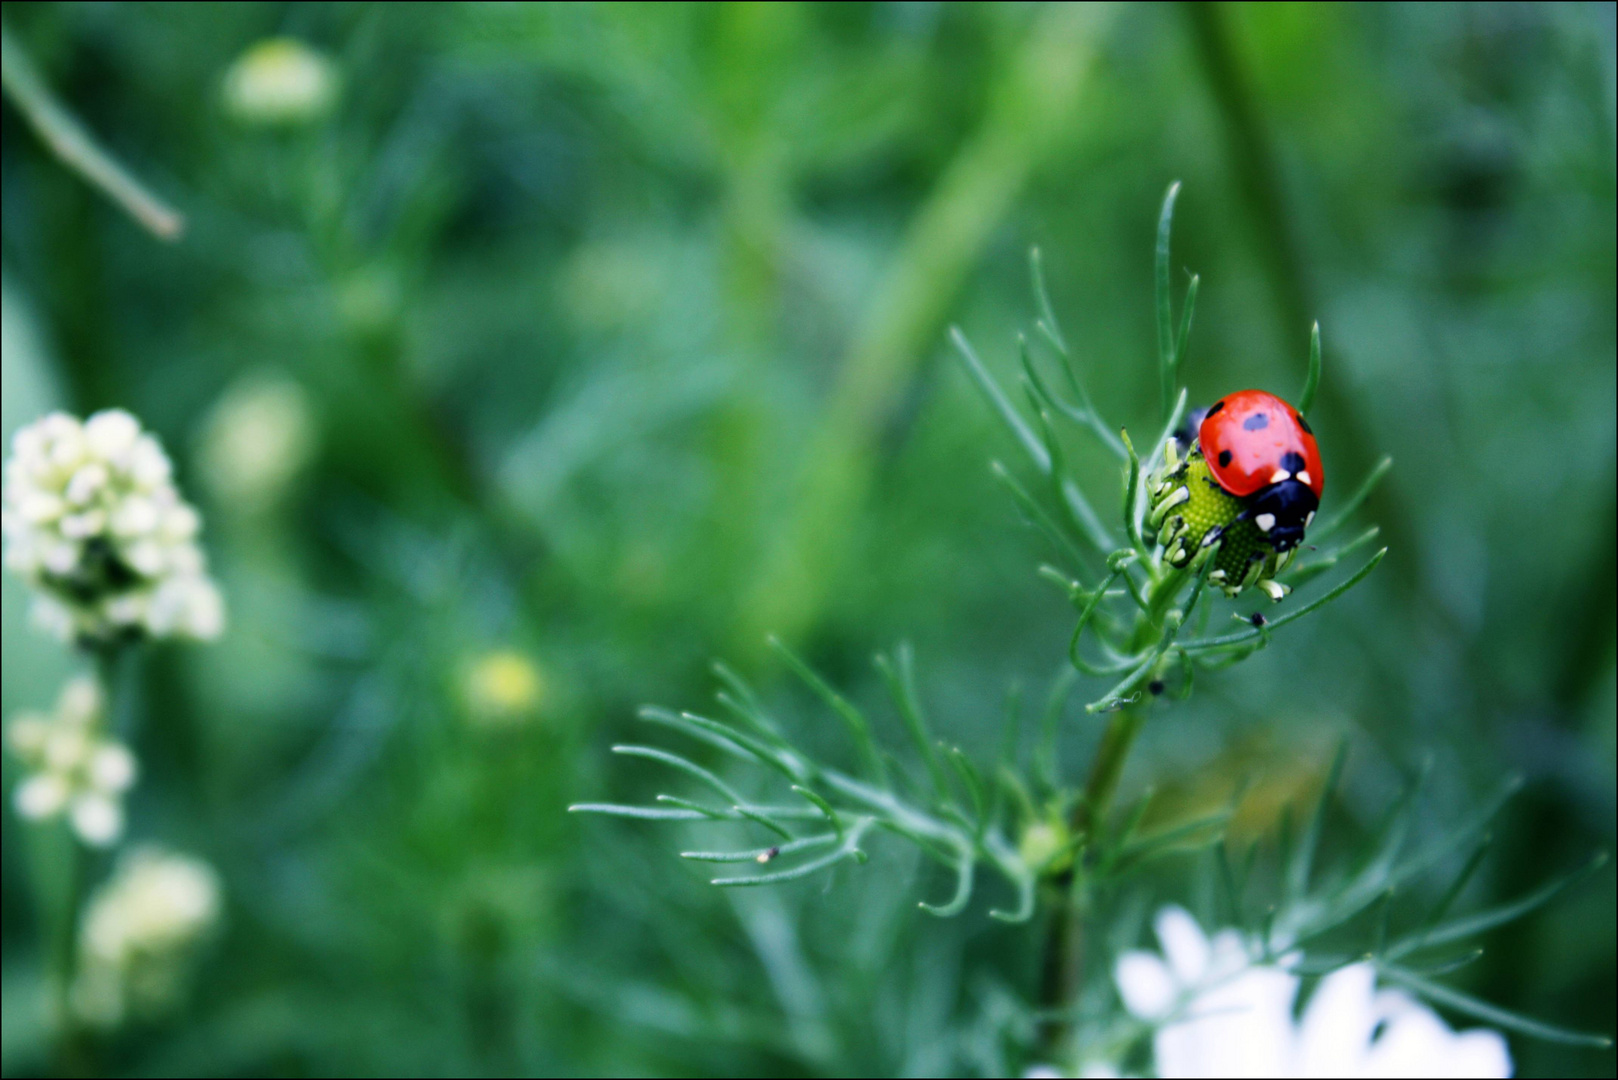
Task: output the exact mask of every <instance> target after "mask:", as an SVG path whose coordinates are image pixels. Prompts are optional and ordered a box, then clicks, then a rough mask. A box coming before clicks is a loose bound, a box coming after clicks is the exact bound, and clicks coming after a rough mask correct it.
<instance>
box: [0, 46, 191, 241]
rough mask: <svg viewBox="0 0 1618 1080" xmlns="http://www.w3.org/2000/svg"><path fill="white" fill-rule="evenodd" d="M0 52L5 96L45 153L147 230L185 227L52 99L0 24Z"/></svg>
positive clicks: (175, 231)
mask: <svg viewBox="0 0 1618 1080" xmlns="http://www.w3.org/2000/svg"><path fill="white" fill-rule="evenodd" d="M0 54H3V58H4V59H3V62H0V71H3V73H4V82H5V92H6V96H7V97H8V98H10V99H11V101H12V104H14V105H16V106H17V110H18V111H19V112H21V113H22V115H23V118H24V119H26V120H27V121H28V124H29V126H30V127H32V128H33V129H34V132H35V133H36V134H37V135H38V136H39V138H40V140H41V141H42V142H44V144H45V145H46V146H48V147H49V148H50V150H51V153H53V154H55V155H56V156H57V158H59V159H60V160H61V162H62V164H64V165H66V166H67V167H68V168H69V169H72V170H73V171H74V172H76V173H78V174H79V175H80V176H82V177H83V178H84V179H85V180H86V181H88V182H89V183H90V184H91V185H93V186H94V187H96V188H98V189H99V190H100V191H101V193H102V194H103V195H105V196H106V197H107V198H109V199H111V200H112V201H113V202H115V203H117V204H118V205H119V206H120V207H121V208H122V209H123V210H124V212H125V213H127V214H128V215H129V216H130V217H132V218H134V219H135V220H136V221H138V222H140V223H141V225H143V226H145V227H146V229H147V230H148V231H149V232H150V233H151V234H152V235H153V236H156V237H157V238H158V239H160V240H178V239H179V238H180V234H181V233H183V232H184V231H185V218H184V216H183V215H181V214H180V212H179V211H177V210H175V209H174V208H173V207H172V206H170V205H168V203H166V202H164V201H163V200H162V199H161V198H159V197H158V196H157V195H155V194H153V193H152V191H151V189H149V188H147V187H146V185H144V184H142V183H141V182H140V181H139V180H137V179H136V178H135V176H134V174H132V173H131V172H130V171H129V170H128V169H126V168H124V167H123V166H122V165H121V164H119V163H118V161H117V160H116V159H115V158H114V157H113V156H112V155H111V154H109V153H107V151H106V150H104V149H103V148H102V146H101V144H100V143H98V142H97V141H96V139H95V137H94V136H92V135H91V134H90V132H89V131H88V130H87V129H86V128H85V126H84V125H83V124H81V123H80V122H79V120H78V118H77V117H75V116H74V115H73V114H72V113H71V112H69V111H68V110H67V109H66V107H64V106H63V105H62V103H61V102H60V101H58V100H56V95H55V94H53V93H51V91H50V88H49V87H47V86H46V85H45V80H44V79H43V78H42V77H41V76H40V74H39V72H38V70H36V69H35V67H34V63H33V61H32V60H31V59H29V57H28V54H27V53H26V52H24V51H23V50H22V48H21V46H19V45H17V43H16V42H14V41H13V40H12V39H11V31H10V30H8V29H5V28H4V27H0Z"/></svg>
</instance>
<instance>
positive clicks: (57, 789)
mask: <svg viewBox="0 0 1618 1080" xmlns="http://www.w3.org/2000/svg"><path fill="white" fill-rule="evenodd" d="M69 794H70V793H69V791H68V787H67V781H66V780H64V779H62V778H61V777H60V776H58V775H57V774H55V773H35V774H34V775H33V776H30V777H29V778H28V779H26V780H24V781H23V782H22V783H20V784H18V785H17V790H16V793H15V794H14V795H12V801H13V803H14V805H15V806H16V807H17V813H18V814H20V815H21V816H22V817H25V818H27V819H28V820H29V821H41V820H43V819H45V818H48V817H51V816H53V815H55V814H58V813H60V812H61V810H62V807H64V806H66V805H67V799H68V795H69Z"/></svg>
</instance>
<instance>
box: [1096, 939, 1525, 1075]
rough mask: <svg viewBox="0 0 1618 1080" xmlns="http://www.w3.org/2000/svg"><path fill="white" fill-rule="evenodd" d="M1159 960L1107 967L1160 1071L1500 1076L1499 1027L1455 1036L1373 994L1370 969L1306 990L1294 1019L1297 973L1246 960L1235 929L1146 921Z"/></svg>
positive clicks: (1385, 994)
mask: <svg viewBox="0 0 1618 1080" xmlns="http://www.w3.org/2000/svg"><path fill="white" fill-rule="evenodd" d="M1156 929H1157V937H1158V941H1159V942H1161V944H1162V946H1163V955H1162V956H1159V955H1158V954H1156V953H1152V952H1143V951H1136V952H1128V953H1125V954H1124V955H1123V956H1122V957H1120V958H1119V960H1118V965H1117V969H1116V972H1115V975H1116V978H1117V982H1118V992H1119V995H1120V996H1121V997H1122V998H1123V1000H1124V1006H1125V1007H1126V1008H1127V1009H1128V1010H1129V1011H1130V1013H1132V1014H1133V1015H1134V1016H1135V1017H1136V1018H1137V1019H1140V1020H1144V1021H1146V1022H1148V1023H1151V1024H1153V1025H1156V1027H1157V1031H1156V1034H1155V1035H1154V1037H1153V1042H1152V1050H1153V1055H1154V1059H1155V1062H1156V1066H1157V1075H1159V1076H1186V1077H1201V1076H1208V1077H1215V1076H1217V1077H1256V1076H1278V1077H1332V1076H1340V1077H1467V1076H1480V1077H1497V1076H1510V1075H1511V1055H1510V1053H1509V1052H1508V1051H1507V1049H1506V1041H1505V1039H1504V1038H1502V1037H1501V1035H1500V1034H1499V1032H1496V1031H1490V1030H1487V1029H1481V1028H1479V1029H1474V1030H1471V1031H1462V1032H1455V1031H1452V1030H1450V1028H1449V1026H1448V1025H1446V1024H1445V1023H1444V1021H1443V1020H1442V1019H1440V1018H1439V1017H1438V1015H1437V1014H1436V1013H1434V1012H1433V1011H1432V1010H1431V1009H1429V1008H1427V1006H1425V1005H1423V1004H1421V1003H1420V1002H1419V1001H1416V1000H1415V999H1414V998H1412V997H1411V996H1410V995H1408V994H1405V993H1403V992H1402V991H1398V990H1377V988H1376V973H1375V969H1374V968H1373V967H1372V965H1371V964H1369V963H1359V964H1351V965H1349V966H1348V967H1344V968H1340V969H1338V970H1337V971H1334V972H1333V973H1332V974H1330V975H1328V976H1326V977H1325V978H1324V979H1322V980H1321V981H1320V984H1319V985H1318V986H1316V987H1315V990H1314V993H1313V994H1312V995H1310V997H1309V1001H1308V1004H1307V1005H1306V1006H1305V1007H1304V1009H1303V1012H1302V1015H1301V1016H1298V1017H1297V1018H1294V1016H1293V1007H1294V1003H1295V1001H1296V998H1297V994H1298V985H1299V982H1300V980H1299V977H1298V976H1297V975H1295V974H1293V973H1292V972H1290V971H1288V970H1286V969H1285V967H1282V966H1277V965H1273V964H1256V963H1254V962H1253V960H1252V957H1251V955H1250V953H1249V950H1248V945H1247V942H1246V941H1245V940H1244V938H1243V937H1242V935H1241V934H1239V933H1238V932H1237V931H1235V930H1221V931H1220V932H1219V933H1218V934H1216V935H1214V937H1213V938H1212V940H1210V939H1209V938H1207V937H1206V936H1205V935H1204V934H1203V932H1202V929H1201V928H1200V927H1198V926H1197V923H1196V920H1194V919H1193V918H1192V917H1191V916H1190V915H1189V914H1187V913H1186V912H1185V911H1184V910H1182V909H1180V908H1177V907H1166V908H1164V909H1163V910H1162V911H1160V912H1159V913H1158V916H1157V920H1156Z"/></svg>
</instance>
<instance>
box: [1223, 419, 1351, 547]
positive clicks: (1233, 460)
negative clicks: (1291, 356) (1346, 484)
mask: <svg viewBox="0 0 1618 1080" xmlns="http://www.w3.org/2000/svg"><path fill="white" fill-rule="evenodd" d="M1197 441H1198V442H1199V443H1200V445H1201V447H1202V455H1203V457H1204V458H1206V459H1207V461H1208V471H1209V472H1211V473H1212V474H1213V477H1214V479H1215V480H1217V481H1218V482H1219V486H1220V487H1222V488H1224V489H1225V490H1226V491H1227V492H1229V493H1230V494H1231V495H1234V496H1235V497H1236V498H1238V499H1242V500H1244V501H1245V502H1246V507H1245V509H1244V510H1243V511H1242V513H1241V514H1240V515H1239V518H1238V520H1240V519H1246V520H1249V521H1251V522H1252V523H1253V524H1254V525H1256V526H1257V527H1258V531H1259V532H1261V533H1263V534H1264V536H1265V538H1266V539H1268V540H1269V542H1270V546H1271V547H1273V548H1275V550H1276V551H1281V552H1284V551H1290V550H1291V549H1292V548H1295V547H1297V546H1298V545H1299V544H1300V543H1302V542H1303V532H1304V530H1305V529H1307V528H1308V527H1309V523H1310V522H1312V521H1313V520H1314V518H1315V511H1316V510H1318V509H1320V496H1321V495H1322V494H1323V493H1324V492H1325V490H1326V472H1325V469H1324V468H1323V467H1322V465H1321V463H1320V447H1319V446H1318V445H1317V444H1316V443H1315V434H1314V432H1313V431H1311V430H1310V429H1309V421H1307V420H1305V419H1304V418H1303V414H1302V413H1300V412H1299V411H1298V410H1297V409H1294V408H1293V407H1292V406H1291V405H1288V404H1287V403H1286V402H1284V401H1282V400H1281V399H1280V398H1278V397H1276V396H1275V395H1274V394H1267V393H1265V392H1264V391H1263V390H1238V391H1236V392H1235V393H1234V394H1226V395H1225V396H1224V397H1222V398H1220V399H1219V400H1218V401H1216V402H1214V403H1213V404H1212V405H1211V406H1209V407H1208V413H1207V415H1206V416H1204V417H1203V418H1202V424H1201V426H1200V427H1199V428H1198V431H1197Z"/></svg>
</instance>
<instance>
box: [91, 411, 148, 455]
mask: <svg viewBox="0 0 1618 1080" xmlns="http://www.w3.org/2000/svg"><path fill="white" fill-rule="evenodd" d="M139 436H140V422H139V421H138V420H136V419H135V418H134V417H133V416H131V415H129V413H127V412H125V411H124V410H123V409H104V410H102V411H101V412H98V413H95V414H93V415H92V416H91V417H90V418H89V419H88V420H86V421H85V422H84V441H85V442H86V443H87V444H89V448H90V451H91V453H93V454H95V455H96V456H97V457H99V458H101V459H102V460H103V461H118V460H119V459H121V458H122V457H123V456H124V455H125V454H127V453H128V452H129V450H130V448H131V447H133V446H134V445H135V440H136V439H137V438H139Z"/></svg>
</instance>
